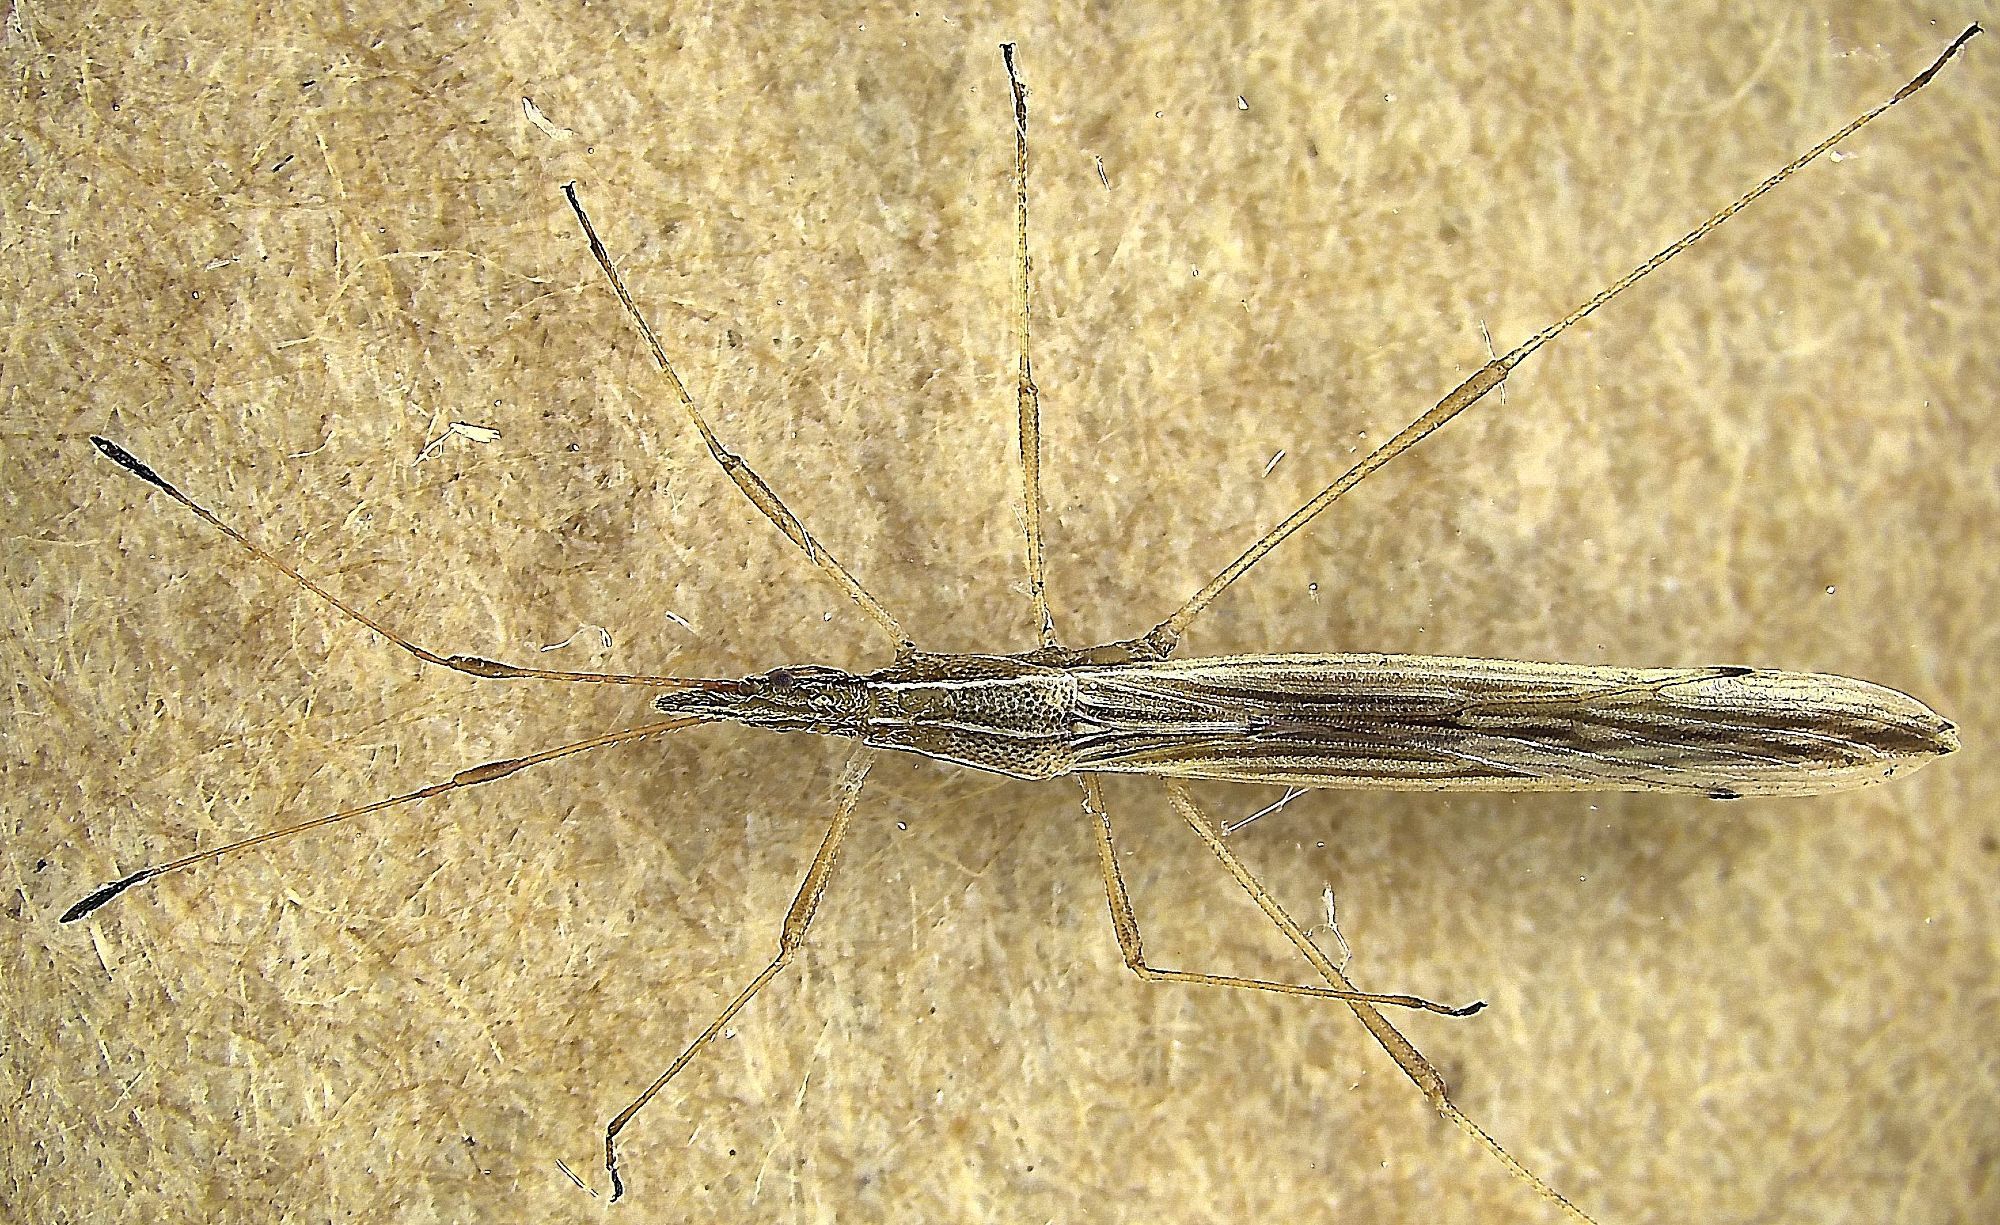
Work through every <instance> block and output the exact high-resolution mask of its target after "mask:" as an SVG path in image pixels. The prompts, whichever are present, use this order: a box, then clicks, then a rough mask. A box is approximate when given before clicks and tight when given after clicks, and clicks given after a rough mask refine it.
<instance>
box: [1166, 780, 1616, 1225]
mask: <svg viewBox="0 0 2000 1225" xmlns="http://www.w3.org/2000/svg"><path fill="white" fill-rule="evenodd" d="M1167 798H1168V799H1170V800H1171V801H1172V802H1173V805H1174V811H1175V812H1178V813H1179V814H1180V815H1181V819H1182V820H1184V821H1186V822H1187V823H1188V826H1189V828H1191V829H1193V830H1194V832H1195V836H1196V837H1199V838H1200V839H1201V840H1202V842H1203V843H1205V844H1206V845H1207V846H1208V849H1209V850H1210V851H1211V852H1213V853H1214V855H1215V857H1216V858H1217V859H1220V860H1221V861H1222V866H1223V867H1225V868H1227V869H1229V874H1230V875H1231V876H1233V877H1235V878H1236V883H1237V884H1239V885H1241V886H1243V889H1244V891H1245V892H1247V893H1248V894H1249V895H1250V897H1251V900H1253V901H1255V902H1256V903H1257V907H1258V909H1260V910H1262V911H1263V912H1264V913H1265V915H1267V916H1268V917H1269V918H1270V920H1271V922H1272V923H1273V924H1275V925H1276V926H1277V928H1278V930H1279V931H1280V932H1283V933H1284V936H1285V939H1287V940H1289V941H1291V942H1292V944H1293V946H1294V947H1296V948H1297V949H1298V950H1299V952H1301V953H1303V954H1304V955H1305V959H1306V960H1307V961H1308V962H1311V963H1312V968H1313V969H1314V970H1317V971H1318V972H1319V975H1320V977H1322V978H1324V979H1326V981H1327V982H1329V983H1332V984H1334V985H1335V986H1338V987H1344V988H1346V989H1347V990H1349V991H1352V990H1353V989H1354V984H1353V982H1351V981H1350V980H1349V979H1348V977H1347V975H1346V974H1344V973H1342V972H1341V969H1340V967H1339V966H1336V965H1334V964H1333V962H1332V961H1330V960H1328V958H1327V955H1326V954H1325V953H1322V952H1320V950H1319V946H1318V945H1316V944H1314V943H1313V942H1312V940H1311V939H1310V938H1309V937H1308V936H1307V935H1306V932H1305V929H1304V928H1302V927H1300V926H1299V925H1298V921H1297V920H1295V919H1293V918H1292V916H1291V915H1289V914H1287V913H1285V910H1284V908H1283V907H1281V906H1279V905H1278V900H1277V899H1276V898H1274V897H1272V896H1271V892H1270V890H1268V889H1266V888H1265V887H1264V883H1263V882H1262V881H1260V880H1258V879H1257V877H1256V875H1255V874H1253V873H1252V872H1251V871H1250V868H1249V866H1248V865H1246V864H1245V863H1244V862H1243V861H1242V860H1240V859H1238V858H1237V857H1236V852H1234V851H1232V850H1230V849H1229V847H1228V846H1227V845H1225V844H1224V842H1223V840H1222V833H1221V831H1220V830H1218V829H1217V828H1216V827H1215V823H1214V822H1212V821H1211V820H1209V818H1208V815H1207V814H1206V813H1204V812H1202V811H1201V809H1200V808H1198V807H1196V806H1195V802H1194V797H1193V796H1191V795H1189V794H1188V791H1187V788H1186V787H1185V786H1184V785H1182V784H1181V783H1179V782H1177V781H1174V780H1172V779H1169V780H1167ZM1347 1006H1348V1007H1349V1008H1352V1009H1353V1010H1354V1015H1355V1016H1356V1017H1357V1018H1359V1019H1360V1021H1361V1023H1362V1024H1363V1025H1365V1026H1367V1027H1368V1032H1369V1033H1370V1034H1371V1035H1373V1036H1374V1038H1375V1041H1376V1042H1377V1043H1379V1044H1380V1045H1381V1047H1382V1049H1383V1050H1384V1051H1387V1052H1388V1053H1389V1058H1391V1059H1393V1060H1395V1061H1396V1066H1397V1067H1399V1068H1401V1069H1403V1075H1405V1076H1407V1077H1409V1078H1410V1081H1411V1082H1412V1083H1413V1084H1415V1085H1416V1086H1417V1088H1419V1089H1421V1090H1422V1091H1423V1094H1424V1097H1425V1098H1427V1099H1429V1101H1430V1104H1431V1106H1432V1108H1433V1109H1435V1110H1436V1111H1437V1112H1438V1113H1439V1114H1441V1115H1443V1116H1444V1117H1445V1118H1447V1119H1449V1120H1451V1122H1452V1123H1453V1124H1454V1125H1455V1126H1456V1127H1457V1128H1458V1129H1459V1130H1460V1131H1463V1132H1464V1133H1466V1134H1467V1135H1469V1136H1471V1137H1472V1138H1473V1139H1474V1140H1477V1141H1478V1142H1479V1144H1480V1147H1482V1148H1484V1149H1485V1150H1486V1151H1487V1152H1489V1153H1491V1154H1493V1156H1494V1158H1495V1159H1496V1160H1498V1161H1499V1162H1500V1164H1501V1165H1504V1166H1506V1167H1507V1169H1508V1170H1509V1171H1510V1172H1511V1173H1512V1174H1513V1175H1514V1177H1516V1178H1518V1179H1520V1180H1521V1181H1522V1182H1524V1183H1526V1184H1527V1185H1528V1186H1530V1187H1533V1188H1534V1189H1535V1193H1536V1194H1538V1195H1540V1196H1541V1197H1542V1198H1543V1199H1545V1200H1548V1201H1549V1202H1550V1203H1552V1204H1555V1205H1557V1206H1559V1207H1560V1208H1562V1209H1563V1211H1565V1212H1567V1213H1568V1214H1569V1215H1570V1216H1571V1217H1572V1218H1574V1219H1575V1220H1578V1221H1583V1222H1585V1223H1586V1225H1588V1223H1589V1222H1590V1218H1589V1217H1588V1216H1586V1215H1584V1212H1583V1210H1582V1209H1580V1208H1578V1207H1577V1206H1576V1205H1575V1204H1572V1203H1570V1202H1569V1201H1568V1200H1567V1199H1565V1198H1563V1196H1562V1194H1561V1193H1560V1192H1558V1191H1557V1190H1556V1189H1555V1188H1554V1187H1551V1186H1550V1185H1549V1184H1547V1183H1545V1182H1543V1181H1542V1180H1541V1179H1540V1178H1539V1177H1537V1176H1536V1175H1535V1173H1534V1172H1533V1171H1532V1170H1530V1169H1528V1167H1527V1166H1524V1165H1522V1164H1521V1163H1520V1162H1519V1161H1517V1160H1515V1159H1514V1156H1513V1155H1512V1154H1511V1153H1509V1152H1508V1151H1507V1150H1506V1149H1504V1148H1501V1147H1500V1142H1499V1141H1498V1140H1495V1139H1494V1138H1493V1137H1492V1136H1489V1135H1487V1134H1486V1131H1485V1129H1484V1128H1482V1127H1480V1126H1479V1124H1477V1123H1475V1122H1473V1121H1472V1120H1471V1119H1470V1118H1468V1117H1466V1114H1465V1112H1464V1111H1462V1110H1460V1109H1459V1108H1458V1107H1457V1106H1456V1105H1455V1104H1453V1102H1452V1100H1451V1096H1450V1093H1449V1091H1448V1090H1447V1089H1446V1087H1445V1083H1444V1077H1443V1076H1442V1075H1440V1074H1439V1073H1438V1070H1437V1069H1436V1068H1434V1067H1432V1066H1431V1062H1430V1060H1428V1059H1425V1058H1424V1056H1423V1052H1422V1051H1419V1050H1418V1049H1417V1048H1416V1047H1415V1046H1413V1045H1412V1044H1411V1042H1410V1040H1409V1039H1408V1038H1405V1037H1404V1036H1403V1034H1402V1031H1401V1030H1399V1029H1397V1028H1396V1027H1395V1026H1394V1025H1391V1024H1390V1023H1389V1021H1388V1018H1386V1017H1384V1016H1383V1015H1382V1014H1381V1013H1380V1012H1378V1011H1376V1009H1375V1008H1374V1007H1373V1006H1372V1005H1369V1004H1364V1003H1361V1002H1359V1001H1357V1000H1349V1001H1347Z"/></svg>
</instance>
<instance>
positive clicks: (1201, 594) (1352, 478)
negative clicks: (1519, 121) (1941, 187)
mask: <svg viewBox="0 0 2000 1225" xmlns="http://www.w3.org/2000/svg"><path fill="white" fill-rule="evenodd" d="M1979 32H1980V27H1979V26H1978V25H1972V26H1968V27H1967V28H1966V30H1965V31H1964V32H1963V33H1961V34H1960V35H1959V36H1958V37H1957V38H1956V39H1953V40H1952V43H1951V45H1950V46H1949V47H1946V48H1945V49H1944V52H1943V54H1941V55H1939V56H1938V57H1937V59H1935V60H1933V61H1932V62H1931V66H1930V67H1928V68H1926V69H1924V70H1923V71H1922V72H1920V73H1918V74H1917V75H1916V76H1915V77H1912V78H1911V79H1910V81H1909V82H1908V83H1907V84H1905V85H1904V86H1903V87H1902V88H1901V89H1899V90H1897V91H1896V93H1895V95H1894V96H1893V97H1891V98H1890V99H1889V100H1888V101H1886V102H1882V103H1879V104H1878V105H1876V106H1875V107H1874V108H1873V109H1871V110H1868V111H1865V112H1863V113H1862V114H1861V115H1860V116H1859V117H1858V118H1855V119H1853V120H1850V121H1849V122H1848V123H1847V124H1846V125H1845V126H1844V127H1842V128H1841V129H1840V130H1839V131H1837V132H1835V133H1834V134H1833V135H1831V136H1828V137H1827V138H1826V139H1825V140H1822V141H1820V142H1819V143H1818V144H1816V145H1814V146H1813V147H1812V148H1810V149H1808V150H1806V151H1805V152H1804V153H1801V154H1800V155H1799V156H1797V157H1795V158H1793V159H1792V160H1791V161H1790V162H1789V163H1787V164H1786V165H1785V167H1784V168H1783V169H1781V170H1779V171H1778V172H1776V173H1775V174H1773V175H1771V176H1770V177H1769V178H1767V179H1765V180H1764V181H1763V182H1761V183H1759V184H1757V186H1755V187H1753V188H1751V189H1750V190H1749V191H1747V192H1745V193H1743V194H1742V195H1741V196H1738V197H1737V198H1736V199H1735V200H1734V201H1732V202H1731V203H1729V204H1728V205H1727V206H1725V207H1724V208H1722V209H1720V210H1718V211H1717V212H1716V213H1714V214H1713V215H1712V216H1710V217H1709V218H1708V220H1706V221H1704V222H1702V223H1701V224H1700V225H1698V226H1696V227H1695V228H1694V229H1692V230H1689V231H1688V232H1687V233H1686V234H1683V235H1682V236H1681V237H1679V238H1677V239H1675V240H1674V241H1673V242H1671V243H1669V244H1668V245H1667V246H1665V247H1664V248H1662V249H1661V250H1660V251H1659V252H1657V253H1656V254H1654V255H1653V256H1652V257H1651V258H1649V259H1647V260H1646V261H1644V262H1643V263H1641V264H1640V265H1639V266H1638V267H1636V268H1634V269H1632V271H1630V272H1628V273H1626V274H1625V275H1624V276H1622V277H1620V278H1618V279H1617V280H1616V281H1614V282H1612V284H1611V285H1610V286H1609V287H1608V288H1606V289H1603V290H1600V291H1599V292H1598V293H1596V294H1594V295H1592V296H1591V298H1590V299H1589V300H1588V301H1587V302H1585V303H1584V304H1583V305H1581V306H1579V307H1577V308H1576V309H1575V310H1573V311H1571V312H1570V313H1569V314H1567V315H1565V316H1563V317H1562V318H1561V319H1559V320H1557V321H1556V322H1554V323H1552V324H1550V325H1549V326H1547V327H1545V328H1543V329H1542V330H1541V331H1539V332H1536V333H1535V334H1534V335H1533V336H1530V337H1529V338H1528V339H1527V340H1525V341H1523V342H1521V343H1520V344H1519V345H1516V346H1515V347H1514V348H1512V349H1510V350H1508V351H1507V352H1506V353H1504V354H1502V355H1501V356H1499V357H1497V358H1494V359H1493V360H1492V361H1490V362H1488V363H1486V364H1485V365H1484V366H1481V367H1480V368H1479V369H1478V370H1476V371H1474V372H1473V375H1472V377H1471V378H1468V379H1466V380H1465V381H1464V382H1463V383H1460V384H1459V385H1458V387H1457V388H1455V389H1454V390H1453V391H1452V392H1451V394H1450V395H1447V396H1446V397H1445V398H1444V399H1442V400H1440V401H1438V403H1437V405H1436V406H1435V407H1433V408H1432V409H1431V410H1430V411H1429V412H1427V413H1425V414H1424V415H1423V416H1421V417H1418V418H1417V419H1416V420H1415V421H1412V422H1410V424H1408V425H1407V426H1404V427H1403V429H1402V430H1400V431H1399V432H1398V433H1397V434H1396V436H1395V437H1393V438H1391V439H1389V441H1387V442H1385V443H1383V444H1382V445H1381V446H1379V447H1377V448H1375V449H1374V450H1373V451H1370V452H1369V453H1368V454H1367V455H1366V456H1364V457H1362V459H1361V462H1359V463H1357V464H1355V465H1354V466H1353V467H1352V468H1349V469H1348V470H1347V471H1346V472H1345V473H1343V474H1342V475H1341V477H1340V479H1339V480H1336V481H1335V482H1333V484H1331V485H1328V486H1327V487H1326V488H1325V489H1322V490H1320V491H1319V492H1318V493H1316V494H1314V495H1313V496H1312V499H1311V500H1310V501H1308V502H1307V503H1306V504H1305V505H1304V506H1301V507H1299V508H1298V509H1297V510H1295V511H1293V512H1292V513H1291V514H1289V515H1287V516H1285V518H1284V519H1283V520H1282V521H1281V522H1280V523H1279V524H1278V525H1277V526H1276V527H1274V528H1272V529H1271V530H1270V531H1269V532H1267V533H1265V534H1264V536H1263V538H1262V539H1260V540H1258V541H1257V543H1255V544H1253V545H1251V546H1250V547H1249V548H1248V549H1245V550H1244V551H1243V554H1242V556H1240V557H1238V558H1237V559H1236V560H1235V561H1233V562H1230V563H1229V564H1228V565H1227V566H1225V567H1223V569H1222V572H1221V573H1220V574H1217V575H1216V576H1215V577H1214V578H1213V579H1210V580H1209V582H1208V585H1207V586H1205V587H1203V588H1202V589H1201V590H1200V591H1197V592H1195V593H1194V595H1192V596H1190V597H1189V598H1188V601H1187V603H1185V604H1183V605H1181V607H1180V608H1178V609H1176V610H1175V611H1174V613H1173V615H1172V616H1170V617H1168V618H1167V619H1166V620H1164V621H1162V622H1160V623H1159V624H1158V625H1156V626H1154V627H1153V628H1152V629H1150V630H1148V631H1146V633H1145V634H1144V635H1142V636H1141V637H1139V638H1135V639H1133V640H1132V641H1130V642H1129V643H1125V644H1123V645H1124V646H1126V647H1127V648H1128V649H1129V650H1130V651H1131V653H1132V654H1133V655H1134V656H1135V657H1137V658H1142V659H1165V658H1166V657H1167V656H1168V655H1169V654H1171V653H1172V652H1173V649H1174V647H1175V646H1176V645H1177V644H1178V643H1179V642H1180V638H1181V635H1182V633H1184V632H1185V631H1186V630H1187V627H1188V625H1189V623H1190V622H1192V621H1193V620H1194V619H1195V618H1196V617H1198V616H1200V615H1201V613H1202V610H1203V609H1205V608H1207V607H1208V606H1209V605H1210V604H1212V603H1214V601H1215V598H1216V597H1217V596H1219V595H1221V594H1222V593H1223V591H1224V590H1225V589H1226V588H1227V587H1228V586H1229V585H1230V584H1231V583H1234V582H1235V581H1236V580H1237V579H1239V578H1242V577H1243V576H1244V575H1245V574H1247V573H1249V572H1250V568H1251V567H1252V566H1254V565H1256V564H1257V563H1258V562H1260V561H1262V560H1263V559H1264V556H1265V555H1266V554H1268V553H1269V552H1270V551H1271V550H1273V549H1275V548H1277V547H1278V546H1279V545H1280V544H1283V543H1284V542H1285V539H1286V538H1287V537H1289V536H1290V535H1291V534H1292V533H1294V532H1296V531H1298V530H1299V529H1300V528H1302V527H1304V526H1305V525H1306V524H1308V523H1311V522H1312V521H1313V520H1314V519H1315V518H1317V517H1318V516H1319V513H1320V512H1321V511H1323V510H1325V509H1326V508H1327V507H1329V506H1331V505H1333V504H1334V503H1335V502H1336V501H1338V500H1339V499H1340V497H1341V495H1343V494H1345V493H1346V492H1347V491H1348V490H1350V489H1352V488H1354V487H1355V486H1356V485H1359V484H1360V483H1361V482H1362V481H1363V480H1365V479H1367V477H1368V475H1369V474H1370V473H1372V472H1374V471H1375V470H1376V469H1377V468H1380V467H1381V466H1382V465H1384V464H1386V463H1388V462H1389V461H1390V460H1392V459H1394V458H1396V457H1397V456H1398V455H1401V454H1402V453H1403V452H1405V451H1407V450H1409V449H1410V448H1411V447H1414V446H1416V445H1417V444H1418V443H1420V442H1422V441H1423V440H1424V439H1425V438H1427V437H1429V436H1430V435H1431V434H1433V433H1435V432H1436V431H1437V430H1439V429H1441V428H1443V427H1444V425H1445V424H1446V423H1447V422H1449V421H1450V420H1451V419H1452V418H1453V417H1456V416H1458V414H1460V413H1462V412H1464V411H1465V410H1466V409H1468V408H1471V407H1472V406H1473V405H1474V404H1476V403H1477V402H1479V400H1481V399H1483V398H1484V397H1485V396H1486V394H1487V393H1488V392H1490V391H1492V390H1493V389H1494V388H1496V387H1498V386H1500V385H1501V383H1503V382H1505V381H1506V379H1507V376H1508V375H1509V374H1511V373H1512V372H1513V370H1514V367H1516V366H1518V365H1520V364H1521V362H1522V361H1524V360H1525V359H1526V358H1527V357H1528V355H1529V354H1531V353H1533V352H1534V351H1535V350H1536V349H1539V348H1541V347H1542V346H1543V345H1545V344H1547V343H1548V342H1549V341H1551V340H1554V339H1555V338H1556V337H1557V336H1559V335H1561V334H1562V333H1564V332H1566V331H1568V330H1569V329H1570V328H1571V327H1573V326H1575V325H1576V324H1577V323H1578V322H1580V321H1581V320H1582V319H1583V318H1584V317H1585V316H1586V315H1589V314H1591V313H1592V312H1593V311H1595V310H1597V308H1598V307H1600V306H1603V305H1604V304H1605V303H1607V302H1609V301H1611V300H1612V299H1613V298H1615V297H1617V296H1618V295H1619V294H1622V293H1624V292H1625V291H1626V290H1627V289H1630V288H1631V287H1632V286H1633V285H1635V284H1637V283H1638V282H1639V281H1640V280H1642V279H1644V278H1645V277H1646V276H1648V275H1649V274H1651V273H1652V272H1653V271H1654V270H1655V269H1657V268H1659V266H1660V265H1662V264H1664V263H1666V262H1667V261H1668V260H1670V259H1672V258H1674V257H1675V256H1676V255H1679V254H1680V253H1681V252H1683V251H1685V250H1687V249H1688V248H1689V247H1691V246H1693V245H1694V244H1695V243H1697V242H1699V241H1700V240H1701V239H1702V238H1704V237H1705V236H1707V234H1708V233H1709V231H1711V230H1713V229H1715V228H1716V227H1717V226H1719V225H1721V224H1722V223H1723V222H1725V221H1727V220H1729V219H1730V218H1731V217H1734V216H1735V215H1736V214H1737V213H1739V212H1741V211H1743V209H1744V208H1745V207H1747V206H1748V205H1749V204H1750V203H1751V201H1753V200H1755V199H1757V197H1759V196H1761V195H1763V194H1764V193H1765V192H1767V191H1770V190H1771V189H1772V188H1774V187H1776V186H1777V185H1778V184H1780V183H1782V182H1784V181H1785V180H1786V179H1789V178H1791V177H1792V176H1793V175H1795V174H1797V173H1798V172H1799V171H1801V170H1803V169H1805V167H1806V166H1807V165H1809V164H1810V163H1812V162H1814V161H1816V160H1818V159H1819V157H1820V156H1821V155H1822V154H1824V153H1825V152H1826V151H1827V150H1829V149H1831V148H1833V147H1834V146H1835V145H1837V144H1839V143H1840V142H1841V141H1843V140H1846V139H1847V138H1848V137H1850V136H1852V135H1854V133H1856V132H1858V131H1860V130H1861V128H1862V127H1863V126H1865V125H1866V124H1868V123H1869V122H1870V121H1872V120H1874V119H1876V118H1877V117H1878V116H1880V115H1881V114H1882V113H1883V112H1884V111H1886V110H1888V109H1889V108H1890V107H1892V106H1894V105H1896V104H1897V103H1898V102H1901V101H1902V100H1903V99H1905V98H1907V97H1909V96H1910V95H1911V94H1913V93H1916V92H1917V91H1918V90H1920V89H1922V88H1923V87H1924V86H1926V85H1928V84H1930V82H1931V78H1932V77H1934V76H1936V75H1937V73H1938V71H1939V70H1940V69H1942V68H1943V67H1944V66H1945V64H1946V63H1947V62H1949V61H1950V60H1951V58H1952V57H1953V56H1955V55H1957V54H1958V52H1959V50H1960V48H1962V47H1964V46H1965V44H1966V43H1967V42H1968V41H1970V40H1971V38H1972V36H1973V35H1975V34H1977V33H1979Z"/></svg>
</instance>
